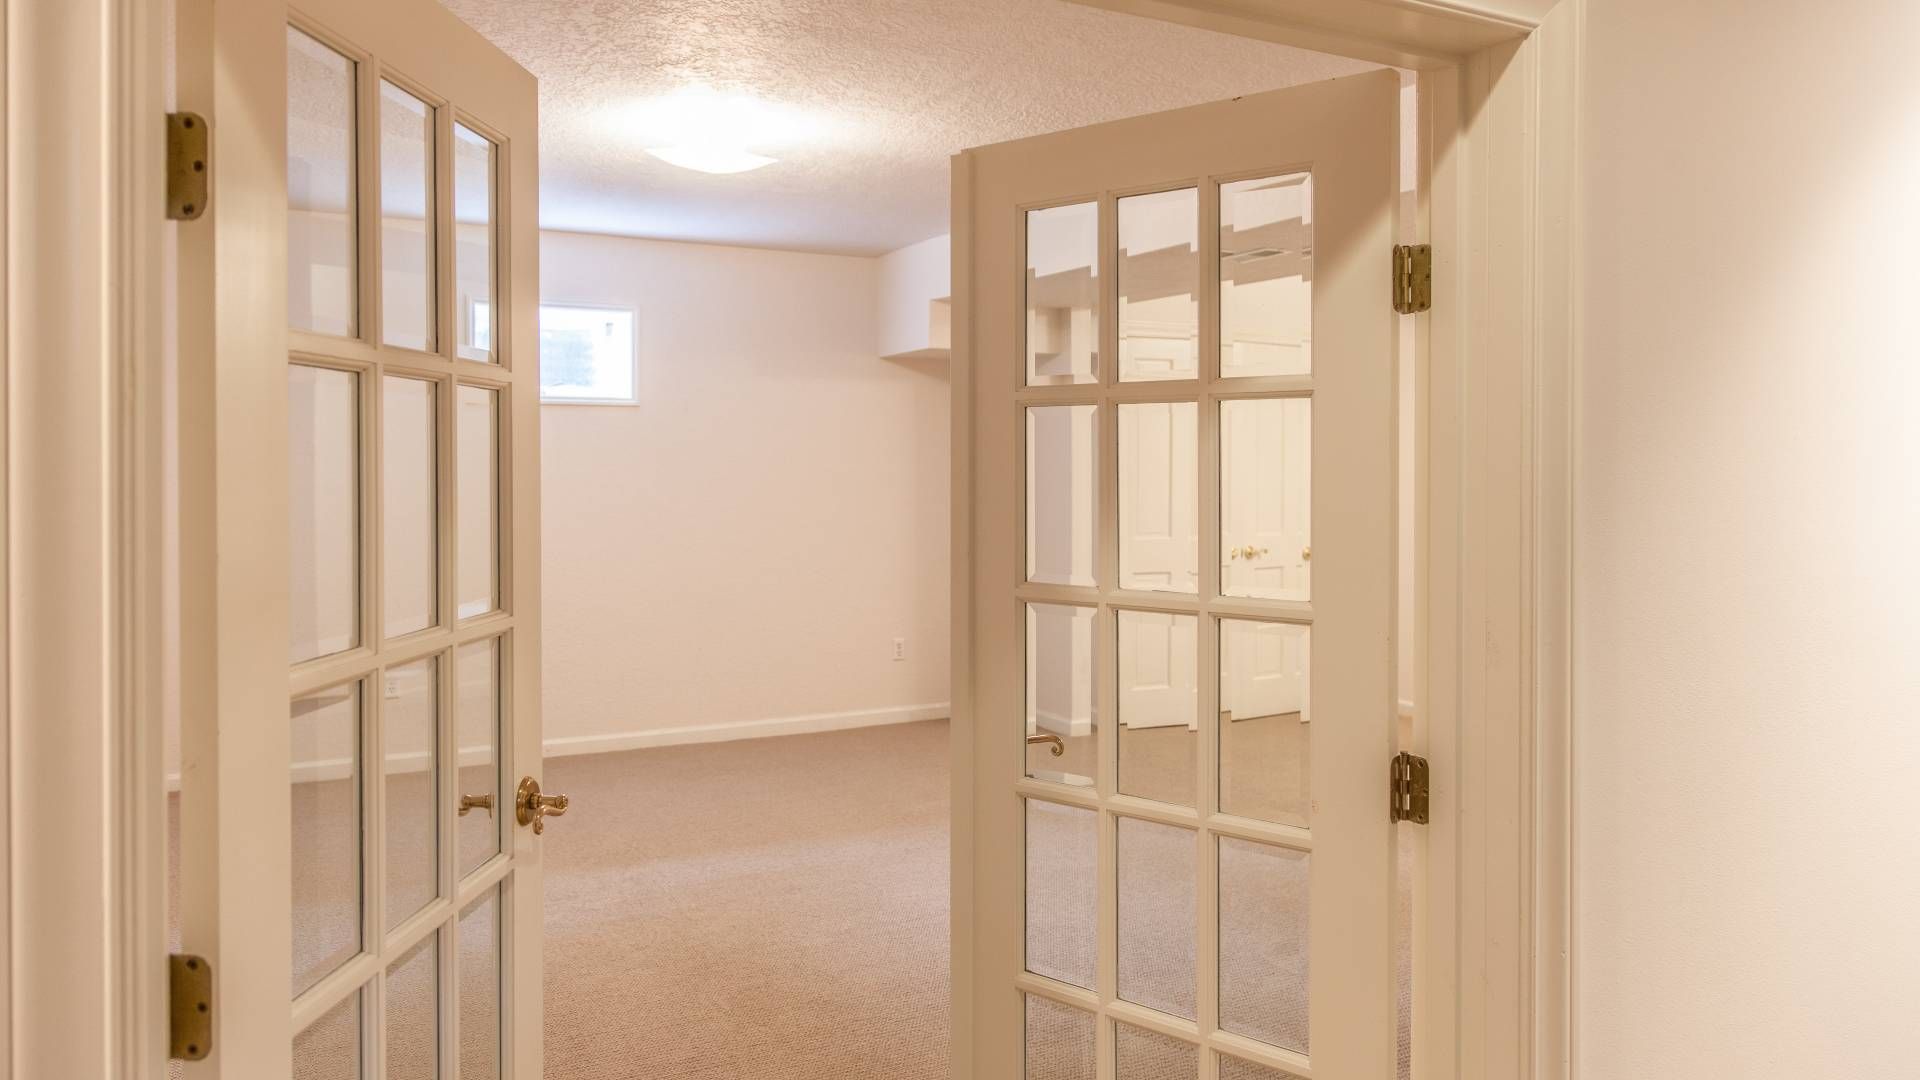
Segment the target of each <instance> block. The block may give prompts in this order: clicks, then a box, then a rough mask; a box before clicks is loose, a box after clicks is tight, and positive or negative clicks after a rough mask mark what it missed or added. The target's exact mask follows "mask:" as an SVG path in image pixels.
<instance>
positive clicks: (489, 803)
mask: <svg viewBox="0 0 1920 1080" xmlns="http://www.w3.org/2000/svg"><path fill="white" fill-rule="evenodd" d="M475 809H480V810H485V811H486V812H487V816H488V817H492V816H493V794H492V793H491V792H489V793H487V794H485V795H462V796H460V816H461V817H466V816H467V815H468V814H469V813H471V812H473V811H474V810H475Z"/></svg>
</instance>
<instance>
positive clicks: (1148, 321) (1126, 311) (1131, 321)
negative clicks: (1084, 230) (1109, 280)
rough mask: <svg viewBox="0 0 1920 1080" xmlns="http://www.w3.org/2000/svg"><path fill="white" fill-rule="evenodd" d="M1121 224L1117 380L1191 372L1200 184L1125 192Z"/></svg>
mask: <svg viewBox="0 0 1920 1080" xmlns="http://www.w3.org/2000/svg"><path fill="white" fill-rule="evenodd" d="M1118 217H1119V226H1120V252H1119V257H1120V264H1119V271H1118V274H1117V275H1116V276H1117V277H1118V279H1119V289H1120V310H1119V313H1118V314H1119V320H1118V321H1119V326H1120V332H1119V341H1120V381H1121V382H1143V381H1148V380H1154V379H1191V378H1193V377H1194V376H1195V375H1196V374H1198V368H1199V364H1198V360H1199V358H1200V191H1199V189H1198V188H1181V189H1179V190H1177V191H1156V192H1153V193H1151V194H1147V195H1129V196H1127V197H1126V198H1124V199H1121V200H1119V203H1118Z"/></svg>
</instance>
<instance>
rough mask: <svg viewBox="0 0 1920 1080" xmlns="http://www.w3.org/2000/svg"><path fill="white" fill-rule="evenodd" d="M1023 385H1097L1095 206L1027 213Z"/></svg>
mask: <svg viewBox="0 0 1920 1080" xmlns="http://www.w3.org/2000/svg"><path fill="white" fill-rule="evenodd" d="M1026 298H1027V300H1026V303H1027V323H1026V335H1027V385H1028V386H1059V385H1066V384H1071V383H1090V382H1094V381H1095V380H1096V379H1098V377H1099V375H1098V372H1099V352H1100V206H1099V204H1098V203H1075V204H1073V205H1071V206H1053V207H1048V208H1047V209H1045V210H1029V211H1027V278H1026Z"/></svg>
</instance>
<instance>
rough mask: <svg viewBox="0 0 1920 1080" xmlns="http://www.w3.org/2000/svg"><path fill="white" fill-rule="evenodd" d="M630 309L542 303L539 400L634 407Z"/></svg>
mask: <svg viewBox="0 0 1920 1080" xmlns="http://www.w3.org/2000/svg"><path fill="white" fill-rule="evenodd" d="M633 322H634V315H633V311H632V309H630V308H610V307H589V306H587V305H584V304H541V305H540V400H541V402H543V403H545V404H550V405H551V404H559V405H638V404H639V403H640V352H639V348H638V345H637V343H636V341H635V338H634V332H633Z"/></svg>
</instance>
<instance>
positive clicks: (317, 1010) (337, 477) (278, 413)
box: [177, 0, 565, 1080]
mask: <svg viewBox="0 0 1920 1080" xmlns="http://www.w3.org/2000/svg"><path fill="white" fill-rule="evenodd" d="M178 10H179V32H178V42H179V44H178V50H179V52H178V64H177V71H178V79H179V82H178V100H179V108H181V109H182V110H187V111H191V112H193V113H196V114H198V115H199V118H200V119H201V120H203V121H204V123H205V126H206V127H207V128H208V129H209V130H210V131H211V134H212V147H211V153H210V154H209V155H208V157H207V159H206V162H205V164H206V165H207V166H208V167H209V171H210V173H211V177H212V181H211V185H210V194H211V197H210V199H208V200H207V201H206V203H205V207H204V214H203V215H202V216H201V217H199V218H198V219H197V220H189V221H184V222H182V223H181V225H180V226H179V230H180V231H179V250H180V275H179V280H180V289H179V308H178V310H179V326H180V356H181V377H180V418H181V422H180V428H181V459H180V498H181V558H182V565H181V575H182V597H181V604H182V610H183V614H184V619H183V623H184V626H183V638H182V642H181V656H182V669H183V687H182V689H183V702H184V709H183V713H184V719H183V725H182V770H181V771H182V777H181V796H180V814H181V830H180V831H181V840H180V862H179V875H180V882H181V888H180V924H181V925H180V936H181V947H182V948H183V949H184V951H186V952H188V953H192V954H198V955H202V956H205V957H206V958H207V959H208V960H209V961H210V962H211V965H212V968H213V972H214V978H215V986H214V1008H213V1021H214V1031H213V1035H212V1039H211V1046H210V1051H211V1052H210V1053H207V1050H208V1049H209V1048H207V1047H200V1048H198V1052H199V1053H204V1054H206V1056H205V1058H204V1060H199V1061H193V1062H190V1063H189V1064H188V1066H187V1070H188V1071H187V1075H188V1076H206V1077H219V1078H222V1080H263V1078H266V1080H271V1078H276V1077H294V1078H314V1080H319V1078H328V1080H332V1078H341V1080H346V1078H354V1080H359V1078H367V1080H385V1078H393V1080H400V1078H408V1080H413V1078H419V1080H441V1078H445V1080H502V1078H510V1077H518V1078H521V1080H530V1078H536V1077H538V1076H539V1075H540V1070H541V1055H542V1047H541V1017H540V902H541V883H540V858H539V850H540V848H539V840H538V839H537V838H536V835H535V834H536V832H537V831H538V826H539V824H540V816H541V815H540V814H538V813H533V814H531V815H529V814H522V813H517V811H520V810H521V809H523V808H525V809H529V810H547V811H550V812H553V813H558V812H564V809H565V808H564V805H560V806H551V805H550V803H542V802H538V801H534V800H529V799H527V798H525V797H524V796H523V795H522V794H521V787H522V784H523V781H525V782H526V783H532V784H537V782H538V780H539V777H540V773H541V770H540V714H539V704H540V686H539V673H540V664H539V648H540V642H539V621H538V620H539V607H538V598H539V589H538V584H539V583H538V554H539V551H538V542H539V526H538V512H539V510H538V508H539V489H538V481H539V467H538V458H537V451H538V446H539V431H538V422H539V412H538V404H539V402H538V386H537V357H536V333H537V332H536V326H535V308H536V304H537V294H536V289H537V280H538V276H537V266H536V261H535V260H536V252H537V233H536V228H537V225H536V209H535V192H536V177H537V172H536V166H535V146H536V138H537V130H536V114H535V107H536V105H535V84H534V81H533V79H532V77H531V76H529V75H528V74H527V73H526V72H525V71H523V70H521V69H520V67H519V66H518V65H516V64H514V63H513V61H512V60H510V59H508V58H507V57H506V56H505V55H504V54H503V53H501V52H500V51H499V50H498V49H496V48H494V47H493V46H491V45H490V44H488V43H487V42H486V41H485V40H483V39H482V38H481V37H480V36H479V35H478V34H476V33H474V32H473V31H472V30H471V29H469V28H468V27H466V26H465V25H464V24H462V23H460V22H459V21H458V20H457V19H455V18H454V17H453V16H452V15H451V14H449V13H448V12H447V11H446V10H445V9H444V8H442V7H441V6H440V5H439V4H438V3H435V2H434V0H306V2H303V3H302V4H301V5H300V6H299V7H297V8H293V7H289V6H287V5H285V4H283V3H279V2H275V0H249V2H247V3H229V2H227V0H182V2H181V3H180V4H179V8H178ZM523 819H529V820H523ZM529 824H531V825H532V826H534V827H528V826H529Z"/></svg>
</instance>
